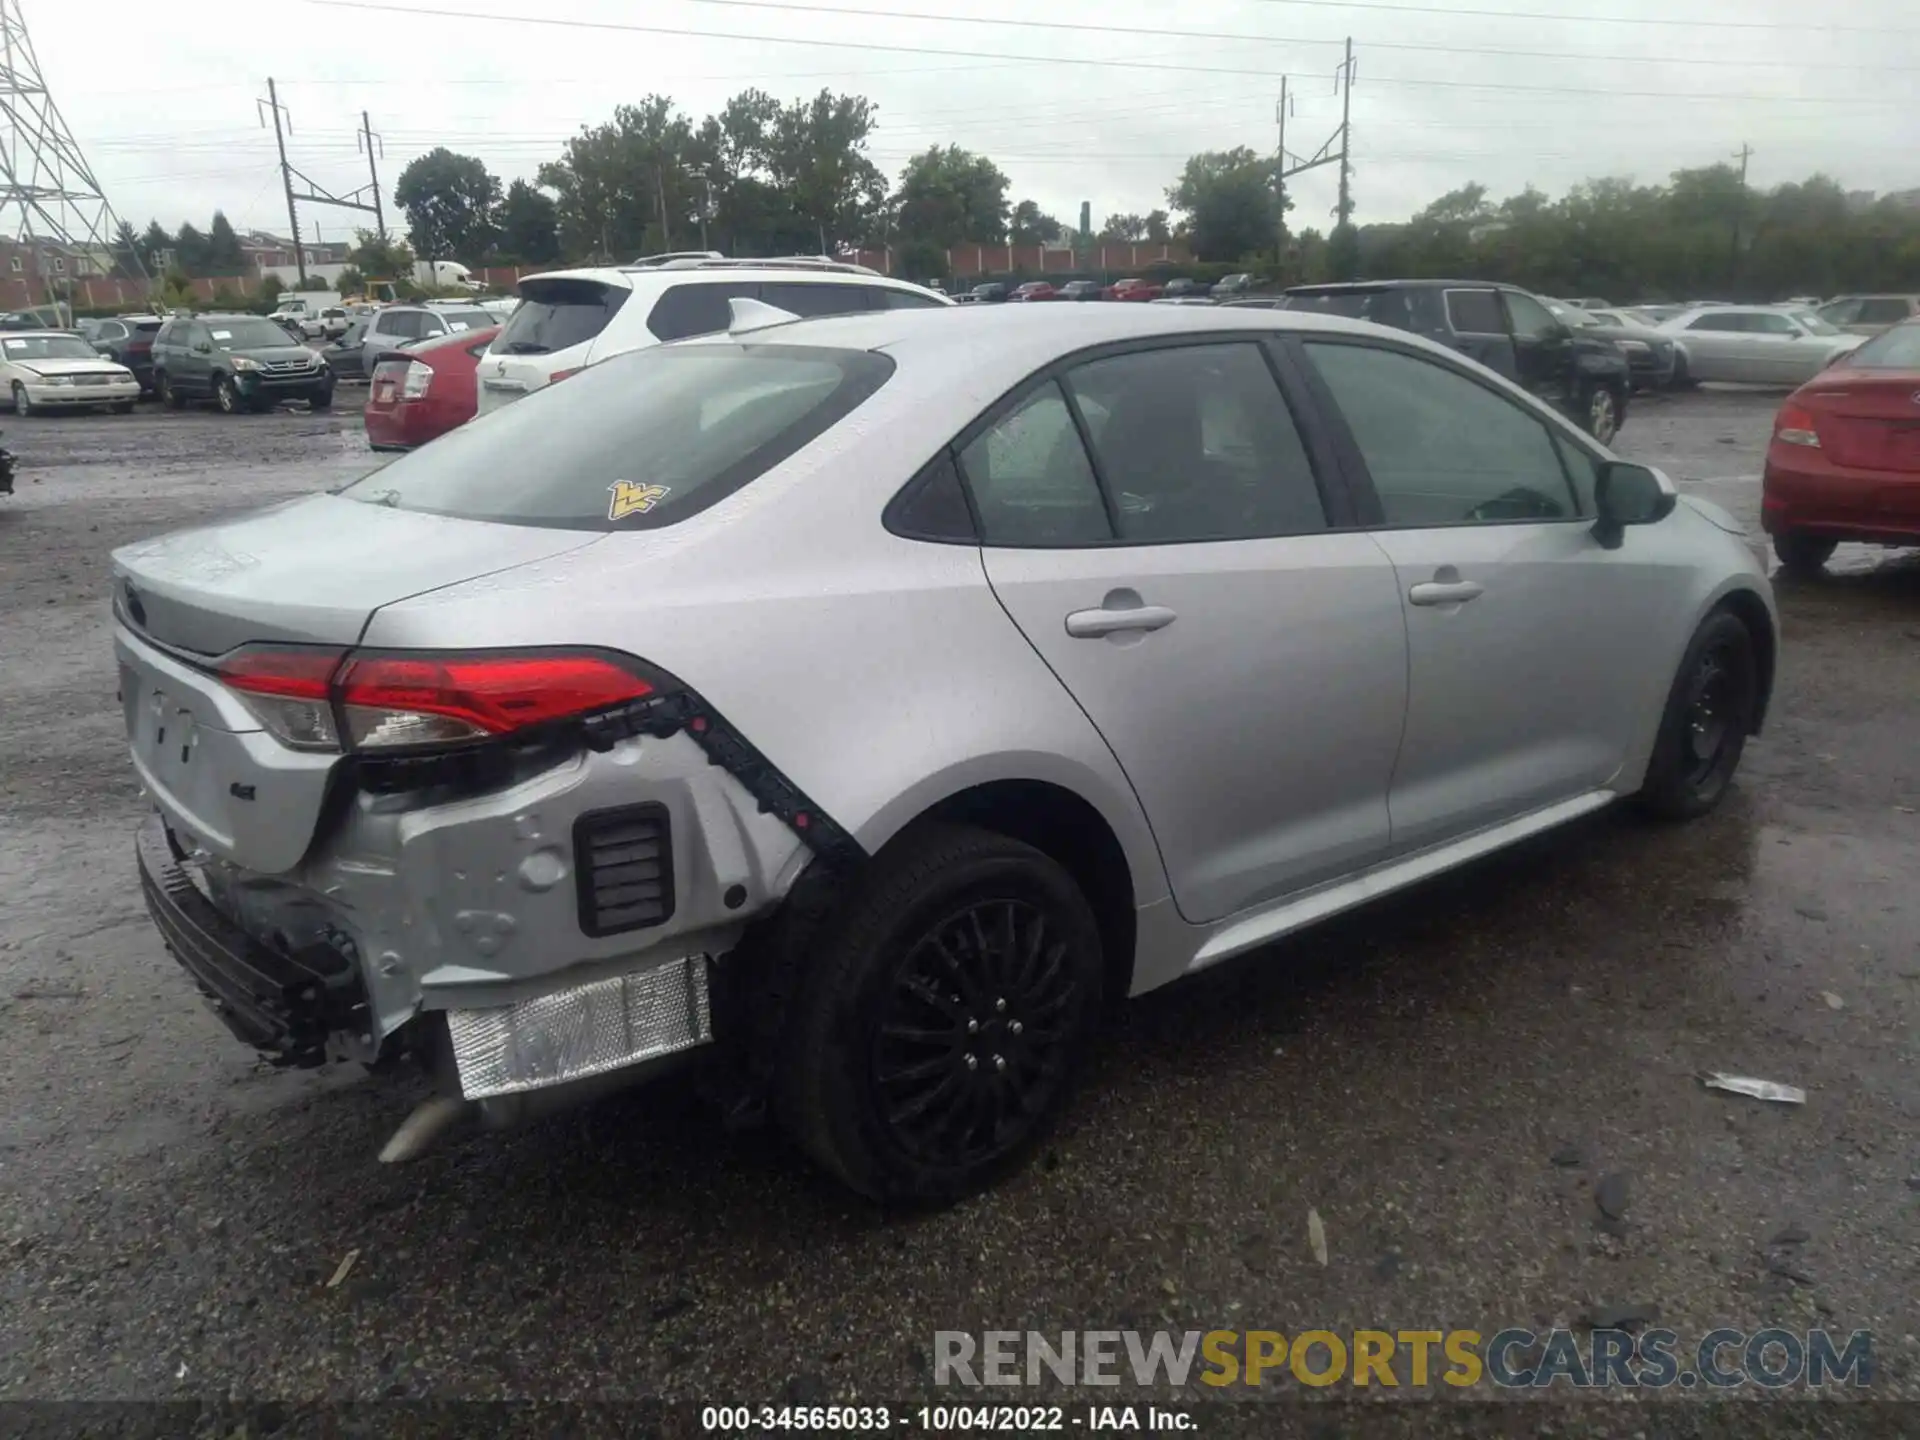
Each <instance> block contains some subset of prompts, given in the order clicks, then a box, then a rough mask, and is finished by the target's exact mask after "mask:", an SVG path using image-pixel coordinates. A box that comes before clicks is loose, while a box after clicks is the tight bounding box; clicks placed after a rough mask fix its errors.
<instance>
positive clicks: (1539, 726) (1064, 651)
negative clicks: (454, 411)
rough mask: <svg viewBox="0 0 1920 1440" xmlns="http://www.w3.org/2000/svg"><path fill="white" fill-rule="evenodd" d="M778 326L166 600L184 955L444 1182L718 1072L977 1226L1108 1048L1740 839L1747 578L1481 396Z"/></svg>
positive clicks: (1076, 349) (1449, 355)
mask: <svg viewBox="0 0 1920 1440" xmlns="http://www.w3.org/2000/svg"><path fill="white" fill-rule="evenodd" d="M732 306H733V311H734V323H733V326H732V328H731V330H730V331H729V332H727V333H725V334H720V335H715V336H711V337H707V338H703V339H698V340H688V341H683V342H679V343H673V344H666V345H659V346H654V347H651V348H649V349H645V350H642V351H638V352H635V353H631V354H624V355H617V356H614V357H612V358H610V359H607V360H605V361H602V362H601V363H598V364H595V365H590V366H588V367H587V368H585V369H584V370H582V371H581V372H580V373H579V374H578V375H577V376H576V377H575V378H573V379H571V380H569V381H568V382H567V383H566V384H564V385H555V386H550V387H548V388H545V389H542V390H540V391H537V392H536V393H534V394H533V395H532V396H530V397H529V398H527V399H526V400H523V401H520V402H518V403H516V404H514V405H511V406H509V407H507V408H505V409H503V410H500V411H497V412H496V413H494V414H491V415H483V416H481V417H480V418H479V419H478V420H477V421H475V422H473V423H472V424H469V425H466V426H463V427H461V428H460V429H458V430H455V431H453V432H452V433H451V434H448V435H446V436H444V437H442V438H441V439H439V440H436V441H434V442H433V444H431V445H428V446H424V447H422V448H421V449H420V450H417V451H415V452H413V453H412V454H409V455H407V456H405V457H404V458H402V459H401V460H399V461H397V462H395V463H394V464H392V465H390V466H388V467H387V468H385V469H382V470H380V471H377V472H375V473H373V474H371V475H369V476H367V477H366V478H365V479H363V480H361V481H360V482H358V483H357V484H355V485H351V486H349V487H347V488H345V489H344V490H341V491H340V492H338V493H331V494H325V495H315V496H312V497H310V498H307V499H304V500H301V501H298V502H296V503H294V504H291V505H282V506H279V507H277V508H275V509H272V510H268V511H264V512H261V513H259V514H257V515H253V516H248V517H244V518H241V519H237V520H231V521H226V522H223V523H219V524H215V525H211V526H207V527H204V528H201V529H198V530H194V531H188V532H185V533H181V534H175V535H170V536H165V537H162V538H160V539H157V540H153V541H149V542H146V543H143V544H136V545H131V546H127V547H125V548H122V549H121V550H119V551H117V552H116V553H115V556H114V564H115V572H116V577H115V584H116V593H115V597H114V607H115V616H116V621H117V623H116V626H115V632H114V640H115V645H116V648H117V651H118V655H119V664H120V689H121V695H122V697H123V699H124V703H125V718H126V726H127V732H128V739H129V742H130V748H131V754H132V760H133V765H134V769H135V771H136V773H137V774H138V776H139V778H140V780H141V782H142V783H143V784H144V785H145V787H146V792H147V793H148V794H149V795H150V796H152V797H153V800H154V803H155V805H156V807H157V812H156V813H155V814H154V815H153V816H152V817H151V818H150V819H149V820H148V821H147V823H146V825H145V827H144V828H143V830H142V832H141V836H140V839H139V842H138V854H139V862H140V867H141V871H142V874H143V877H144V884H143V889H144V890H145V894H146V901H147V905H148V907H149V909H150V910H151V912H152V914H153V916H154V919H155V921H156V923H157V925H158V928H159V932H160V937H162V938H164V939H165V940H166V941H167V943H168V944H169V945H170V947H171V948H172V949H173V951H174V953H175V955H176V957H177V958H178V959H179V960H180V962H181V964H182V965H183V966H184V968H185V969H186V970H187V972H188V973H189V975H190V976H191V977H192V978H193V980H194V981H195V982H197V983H198V984H199V985H200V986H201V987H202V988H203V989H204V990H205V991H206V992H207V993H208V994H209V995H211V996H212V997H214V998H215V999H216V1001H217V1002H218V1004H217V1007H216V1008H217V1013H218V1014H219V1015H220V1017H221V1019H222V1020H223V1021H224V1023H225V1024H226V1025H227V1026H228V1027H229V1028H231V1029H232V1030H233V1031H234V1032H235V1034H236V1035H237V1036H239V1037H240V1038H241V1039H242V1040H244V1041H246V1042H247V1043H249V1044H251V1045H253V1046H255V1047H256V1048H258V1049H260V1050H262V1051H264V1052H266V1053H267V1054H269V1055H271V1056H272V1057H273V1058H275V1059H276V1060H279V1061H281V1062H283V1063H294V1064H319V1063H321V1062H322V1061H324V1060H326V1059H328V1058H330V1057H338V1058H349V1059H354V1060H359V1061H363V1062H366V1063H368V1064H370V1065H375V1066H376V1067H377V1068H378V1069H380V1070H382V1071H383V1072H384V1071H386V1070H388V1069H390V1068H391V1067H390V1066H389V1065H387V1064H384V1063H382V1062H389V1061H392V1060H395V1059H398V1058H401V1057H405V1056H409V1055H411V1056H416V1057H419V1058H420V1059H422V1060H423V1061H424V1062H425V1066H426V1073H429V1074H432V1075H434V1076H436V1077H438V1082H439V1083H440V1084H441V1085H443V1086H445V1087H446V1090H445V1093H444V1094H442V1095H441V1096H438V1097H436V1098H435V1099H434V1100H432V1101H430V1102H428V1104H427V1106H426V1107H425V1108H423V1109H422V1110H421V1111H419V1112H416V1116H415V1118H414V1119H413V1120H412V1121H411V1122H410V1123H409V1124H407V1125H403V1126H402V1127H401V1129H400V1130H399V1131H398V1132H397V1133H396V1135H395V1137H394V1139H393V1141H392V1142H390V1145H389V1149H388V1151H387V1156H388V1158H394V1159H399V1158H405V1157H407V1156H410V1155H412V1154H415V1153H418V1151H419V1149H420V1148H421V1147H422V1146H423V1145H424V1144H425V1142H426V1139H427V1137H428V1136H430V1135H431V1134H432V1133H433V1131H434V1130H435V1129H437V1128H438V1127H439V1126H440V1125H442V1124H443V1123H446V1122H447V1121H449V1120H450V1119H453V1118H457V1117H459V1116H460V1115H463V1114H471V1115H477V1116H478V1118H480V1119H483V1120H490V1121H496V1120H497V1121H504V1120H507V1119H511V1118H515V1117H519V1116H524V1115H526V1114H528V1113H530V1112H532V1111H534V1110H537V1109H538V1108H540V1107H542V1106H546V1105H551V1104H557V1103H564V1102H566V1101H568V1100H574V1099H579V1098H581V1097H583V1096H585V1095H588V1094H591V1093H594V1092H595V1091H597V1090H600V1089H604V1088H607V1087H608V1086H611V1085H616V1084H623V1083H632V1082H634V1081H637V1080H641V1079H645V1078H647V1077H648V1076H650V1075H652V1074H654V1073H655V1072H656V1071H657V1070H659V1069H660V1068H661V1067H663V1066H665V1065H667V1064H670V1063H672V1064H679V1063H687V1062H690V1061H698V1060H702V1059H704V1060H705V1061H706V1062H708V1063H709V1064H711V1065H713V1066H715V1067H716V1068H717V1070H718V1071H719V1073H720V1074H721V1075H723V1076H725V1077H728V1083H729V1084H730V1085H732V1086H735V1087H738V1088H737V1089H736V1091H735V1092H734V1093H738V1094H740V1095H742V1096H743V1097H745V1098H747V1099H749V1100H750V1099H751V1098H752V1097H754V1096H758V1097H761V1098H763V1099H764V1100H765V1102H766V1103H767V1104H768V1105H769V1106H770V1108H771V1111H772V1113H773V1114H774V1115H775V1116H776V1117H777V1118H778V1119H779V1120H780V1121H781V1122H782V1123H784V1124H785V1125H786V1126H787V1127H788V1128H789V1130H790V1132H791V1133H792V1135H793V1136H794V1137H795V1138H796V1139H797V1141H798V1142H799V1144H800V1146H801V1147H802V1148H803V1149H805V1150H806V1151H807V1152H808V1153H809V1154H810V1155H812V1156H813V1157H814V1158H815V1159H816V1160H817V1161H818V1162H820V1163H821V1164H822V1165H824V1166H825V1167H826V1168H827V1169H828V1170H829V1171H830V1172H832V1173H833V1174H835V1175H837V1176H839V1177H840V1178H841V1179H842V1180H844V1181H845V1182H846V1183H848V1184H849V1185H851V1186H853V1187H854V1188H856V1189H858V1190H860V1191H863V1192H866V1193H868V1194H872V1195H877V1196H884V1197H898V1198H909V1197H910V1198H932V1197H951V1196H954V1195H957V1194H959V1193H962V1192H964V1191H967V1190H969V1189H972V1188H975V1187H977V1186H979V1185H981V1184H984V1183H986V1182H987V1181H988V1180H990V1179H991V1178H992V1177H994V1176H996V1175H998V1174H1000V1173H1002V1172H1003V1171H1004V1170H1005V1169H1006V1168H1007V1166H1009V1165H1010V1164H1012V1163H1014V1162H1015V1161H1017V1160H1018V1158H1019V1157H1020V1156H1022V1155H1023V1154H1026V1153H1029V1152H1030V1151H1031V1149H1032V1148H1033V1146H1034V1145H1035V1144H1036V1143H1037V1142H1038V1140H1039V1139H1040V1137H1041V1136H1042V1135H1043V1134H1044V1133H1045V1131H1046V1129H1047V1126H1048V1124H1049V1122H1051V1121H1052V1120H1053V1119H1054V1118H1055V1117H1056V1116H1057V1115H1058V1114H1059V1112H1060V1110H1061V1109H1062V1107H1063V1106H1064V1105H1065V1103H1066V1101H1067V1096H1068V1091H1069V1086H1070V1082H1071V1080H1072V1078H1073V1076H1074V1073H1075V1071H1076V1070H1077V1069H1078V1068H1079V1065H1080V1062H1081V1061H1082V1060H1083V1059H1084V1058H1085V1055H1086V1052H1087V1048H1088V1046H1089V1044H1090V1043H1091V1041H1092V1039H1093V1037H1094V1033H1095V1028H1096V1023H1097V1019H1098V1017H1099V1015H1100V1014H1101V1013H1102V1001H1103V999H1104V998H1105V997H1109V996H1117V995H1140V994H1143V993H1145V992H1147V991H1150V990H1153V989H1156V988H1158V987H1159V986H1162V985H1165V984H1168V983H1169V982H1172V981H1174V980H1177V979H1179V978H1180V977H1182V976H1185V975H1190V974H1192V973H1193V972H1195V971H1198V970H1202V969H1204V968H1206V967H1207V966H1210V965H1214V964H1217V963H1219V962H1220V961H1223V960H1225V959H1227V958H1228V957H1230V956H1234V955H1239V954H1242V953H1245V952H1249V951H1254V950H1258V949H1259V948H1261V947H1263V946H1265V945H1267V944H1268V943H1269V942H1271V941H1272V940H1274V939H1275V938H1276V937H1279V936H1282V935H1286V934H1288V933H1290V932H1293V931H1296V930H1299V929H1301V928H1302V927H1305V926H1309V925H1312V924H1315V923H1316V922H1318V921H1321V920H1323V919H1325V918H1326V917H1327V916H1329V915H1333V914H1335V913H1337V912H1339V911H1343V910H1347V909H1350V908H1352V907H1355V906H1359V905H1362V904H1365V903H1367V902H1369V901H1371V900H1372V899H1374V898H1375V897H1377V896H1380V895H1382V894H1385V893H1387V892H1389V891H1393V890H1398V889H1401V888H1403V887H1406V886H1409V885H1414V884H1417V883H1419V882H1421V881H1423V880H1425V879H1427V878H1429V877H1431V876H1433V875H1436V874H1439V873H1440V872H1443V871H1446V870H1450V869H1452V868H1454V867H1456V866H1460V865H1464V864H1467V863H1468V862H1470V861H1472V860H1474V859H1476V858H1477V857H1480V856H1484V855H1486V854H1488V853H1490V852H1492V851H1495V850H1498V849H1500V848H1502V847H1504V846H1507V845H1511V844H1514V843H1516V842H1518V841H1521V840H1523V839H1525V838H1527V837H1528V836H1532V835H1535V834H1538V833H1540V832H1542V831H1545V830H1547V829H1549V828H1551V827H1554V826H1557V825H1561V824H1564V823H1566V822H1568V821H1571V820H1573V819H1575V818H1576V817H1578V816H1582V815H1586V814H1590V813H1592V812H1594V811H1597V810H1599V809H1601V808H1602V807H1604V806H1607V805H1610V804H1612V803H1614V802H1615V801H1616V800H1622V799H1628V798H1631V799H1632V801H1633V802H1634V803H1635V804H1637V805H1638V806H1639V807H1641V808H1642V809H1644V810H1646V811H1648V812H1650V813H1652V814H1654V815H1657V816H1661V817H1666V818H1669V819H1687V818H1691V817H1695V816H1699V815H1702V814H1705V813H1706V812H1707V811H1709V810H1711V809H1712V808H1713V807H1714V806H1715V805H1716V804H1718V803H1719V801H1720V800H1721V799H1722V797H1723V796H1724V795H1725V794H1726V792H1727V789H1728V786H1729V785H1730V784H1731V782H1732V779H1733V775H1734V771H1735V768H1736V766H1738V764H1739V762H1740V757H1741V753H1742V747H1743V745H1744V744H1745V743H1746V740H1747V738H1748V736H1750V735H1752V734H1753V733H1755V732H1756V731H1757V730H1758V729H1759V727H1760V724H1761V721H1762V718H1763V716H1764V714H1765V711H1766V706H1767V699H1768V694H1769V691H1770V689H1771V686H1772V679H1773V674H1774V664H1775V653H1776V649H1777V629H1776V623H1775V613H1774V605H1773V599H1772V594H1771V591H1770V589H1769V587H1768V584H1767V580H1766V577H1765V574H1764V572H1763V571H1762V569H1761V568H1760V565H1759V563H1758V561H1757V560H1756V558H1755V555H1754V553H1753V551H1752V550H1751V549H1750V548H1749V547H1748V545H1747V542H1746V539H1745V535H1744V532H1743V530H1742V527H1741V526H1740V525H1739V524H1738V523H1737V522H1736V521H1735V520H1734V519H1732V518H1731V517H1730V516H1728V515H1726V514H1725V513H1724V512H1722V511H1719V510H1717V509H1715V508H1714V507H1713V506H1712V505H1709V504H1706V503H1704V502H1700V501H1696V500H1694V499H1692V498H1690V497H1681V496H1679V495H1677V494H1676V493H1675V490H1674V488H1673V486H1672V485H1671V484H1670V483H1669V482H1668V481H1667V479H1666V478H1665V477H1664V476H1662V475H1660V474H1659V473H1658V472H1656V471H1653V470H1650V469H1647V468H1646V467H1644V466H1640V465H1634V464H1628V463H1626V462H1623V461H1620V460H1617V459H1615V458H1614V457H1613V456H1612V455H1611V454H1610V453H1608V451H1607V450H1606V449H1604V448H1603V447H1601V446H1600V445H1598V444H1596V443H1594V442H1593V441H1592V440H1591V439H1589V438H1588V437H1587V436H1586V435H1584V434H1582V433H1581V432H1580V431H1579V430H1578V429H1577V428H1576V427H1575V426H1574V425H1572V424H1571V423H1569V422H1568V421H1567V420H1566V419H1564V418H1562V417H1561V416H1560V415H1559V414H1557V413H1556V412H1555V411H1554V410H1552V409H1550V408H1549V407H1547V406H1546V405H1544V404H1542V403H1541V402H1539V401H1537V400H1535V399H1534V398H1533V397H1532V396H1530V395H1529V394H1527V393H1526V392H1525V391H1523V390H1521V389H1519V388H1518V387H1516V386H1514V385H1512V384H1509V383H1508V382H1507V381H1505V380H1503V379H1501V378H1500V377H1499V376H1497V375H1495V374H1494V373H1493V372H1492V371H1490V370H1488V369H1486V368H1484V367H1482V366H1480V365H1478V364H1476V363H1475V362H1473V361H1472V360H1469V359H1467V358H1465V357H1463V356H1461V355H1459V354H1457V353H1455V352H1454V351H1452V350H1449V349H1446V348H1444V347H1442V346H1440V345H1437V344H1434V343H1431V342H1429V341H1427V340H1424V339H1422V338H1419V337H1417V336H1413V335H1408V334H1404V333H1401V332H1398V331H1391V330H1387V329H1385V328H1382V327H1380V326H1375V325H1370V324H1365V323H1362V322H1356V321H1349V320H1344V319H1339V318H1335V317H1326V316H1320V315H1314V314H1303V313H1301V312H1298V311H1284V310H1260V309H1252V308H1244V307H1240V308H1231V309H1229V308H1221V307H1205V308H1201V307H1185V306H1178V305H1165V306H1162V305H1079V306H1075V305H1067V306H1060V305H1053V306H1039V305H1036V306H1020V305H1012V306H999V305H994V306H987V305H981V306H970V307H968V308H966V309H964V310H953V309H951V308H942V309H939V310H931V309H928V310H883V311H871V312H867V313H863V314H860V315H848V316H840V317H836V318H820V319H809V320H801V319H798V318H797V317H794V316H791V315H787V314H785V313H783V312H781V311H778V310H775V309H773V308H772V307H770V306H767V305H765V304H761V303H758V302H754V301H751V300H735V301H733V302H732Z"/></svg>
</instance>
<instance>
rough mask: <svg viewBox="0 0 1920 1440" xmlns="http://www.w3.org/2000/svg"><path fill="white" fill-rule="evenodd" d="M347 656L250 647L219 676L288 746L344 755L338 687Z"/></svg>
mask: <svg viewBox="0 0 1920 1440" xmlns="http://www.w3.org/2000/svg"><path fill="white" fill-rule="evenodd" d="M343 653H344V652H343V651H340V650H330V649H324V648H321V647H318V646H310V647H297V646H290V647H288V648H286V649H278V648H273V647H269V646H264V645H261V646H254V645H250V646H246V647H245V648H243V649H239V650H235V651H234V652H232V653H231V654H229V655H226V656H224V657H223V658H222V659H221V661H220V663H219V664H218V665H217V666H216V667H215V673H216V674H218V675H219V677H220V679H221V682H222V683H223V684H225V685H226V687H227V688H228V689H229V690H231V691H233V692H234V693H235V694H236V695H238V696H239V697H240V703H241V704H243V705H245V706H246V707H247V709H248V710H250V711H252V712H253V715H254V718H255V719H257V720H258V721H259V722H260V723H261V724H262V725H264V726H266V727H267V729H268V730H269V731H271V732H272V734H273V735H274V736H275V738H277V739H278V740H279V741H280V742H281V743H282V744H284V745H289V746H291V747H292V748H293V749H295V750H338V749H339V748H340V731H339V727H338V726H337V725H336V724H335V723H334V718H333V701H332V682H333V674H334V671H336V670H338V669H339V668H340V659H341V656H342V654H343Z"/></svg>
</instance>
